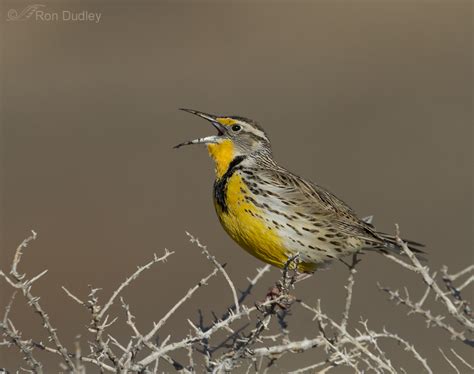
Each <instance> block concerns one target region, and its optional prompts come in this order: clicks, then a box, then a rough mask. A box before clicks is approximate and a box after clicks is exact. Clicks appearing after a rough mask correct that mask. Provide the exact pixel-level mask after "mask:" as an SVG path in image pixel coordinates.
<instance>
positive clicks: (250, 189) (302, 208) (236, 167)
mask: <svg viewBox="0 0 474 374" xmlns="http://www.w3.org/2000/svg"><path fill="white" fill-rule="evenodd" d="M180 109H181V110H183V111H185V112H188V113H191V114H193V115H196V116H198V117H201V118H203V119H205V120H207V121H209V122H210V123H211V124H212V126H213V127H214V128H215V129H216V130H217V134H215V135H210V136H206V137H203V138H198V139H194V140H191V141H186V142H183V143H180V144H178V145H176V146H175V148H180V147H182V146H185V145H191V144H204V145H206V146H207V150H208V152H209V155H210V157H211V158H212V159H213V160H214V164H215V181H214V186H213V202H214V207H215V211H216V213H217V217H218V219H219V221H220V223H221V225H222V227H223V228H224V230H225V231H226V232H227V234H228V235H229V236H230V237H231V238H232V239H233V240H234V241H235V242H236V243H237V244H238V245H239V246H240V247H242V248H243V249H244V250H246V251H247V252H248V253H250V254H251V255H253V256H255V257H256V258H258V259H260V260H262V261H263V262H266V263H268V264H271V265H273V266H276V267H278V268H284V267H285V265H286V264H287V262H288V260H289V258H291V257H293V256H298V264H297V270H298V271H300V272H301V273H302V274H312V273H313V272H315V271H316V270H317V269H320V268H325V267H327V265H328V264H330V263H331V262H333V261H334V260H338V259H339V260H342V259H343V258H344V257H346V256H350V255H353V256H354V255H356V254H357V253H361V252H365V251H376V252H382V253H390V252H391V253H396V254H401V253H402V250H401V245H400V244H399V241H397V237H396V236H393V235H389V234H385V233H382V232H379V231H377V230H376V228H375V227H374V226H373V225H372V224H371V223H370V222H368V221H367V220H364V219H361V218H359V217H358V216H357V214H356V213H355V212H354V210H353V209H352V208H351V207H350V206H349V205H347V204H346V203H345V202H344V201H342V200H341V199H339V198H338V197H336V196H335V195H334V194H333V193H331V192H330V191H328V190H327V189H325V188H324V187H321V186H320V185H318V184H315V183H312V182H310V181H308V180H306V179H304V178H302V177H299V176H297V175H296V174H294V173H292V172H290V171H289V170H287V169H286V168H284V167H283V166H281V165H279V164H278V163H277V162H276V161H275V159H274V157H273V153H272V148H271V144H270V140H269V138H268V135H267V133H266V131H265V130H264V129H263V128H262V127H261V126H260V125H259V124H258V123H257V122H255V121H253V120H251V119H248V118H245V117H241V116H235V115H231V116H230V115H214V114H208V113H204V112H200V111H197V110H193V109H184V108H180ZM405 242H406V243H407V244H408V245H409V246H410V248H411V249H412V250H413V251H414V252H415V253H416V254H417V255H420V254H422V253H424V252H423V251H422V250H421V249H420V247H422V246H423V245H422V244H420V243H417V242H413V241H405Z"/></svg>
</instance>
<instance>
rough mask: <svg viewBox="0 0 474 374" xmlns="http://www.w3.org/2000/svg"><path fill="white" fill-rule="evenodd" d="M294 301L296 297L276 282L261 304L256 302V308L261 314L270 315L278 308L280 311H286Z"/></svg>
mask: <svg viewBox="0 0 474 374" xmlns="http://www.w3.org/2000/svg"><path fill="white" fill-rule="evenodd" d="M295 301H296V297H295V296H293V295H290V293H289V290H288V289H287V288H285V287H283V285H282V284H281V282H277V283H276V284H275V285H274V286H273V287H271V288H270V289H269V290H268V292H267V294H266V296H265V300H264V301H262V302H257V303H256V307H257V309H258V310H259V311H260V312H262V313H265V312H266V313H272V312H275V309H276V308H277V307H278V308H280V309H282V310H288V309H289V308H290V307H291V305H292V304H293V303H294V302H295Z"/></svg>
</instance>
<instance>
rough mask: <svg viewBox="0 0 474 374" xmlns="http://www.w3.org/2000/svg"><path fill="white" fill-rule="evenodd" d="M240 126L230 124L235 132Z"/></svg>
mask: <svg viewBox="0 0 474 374" xmlns="http://www.w3.org/2000/svg"><path fill="white" fill-rule="evenodd" d="M241 128H242V127H240V125H234V126H232V131H235V132H237V131H240V129H241Z"/></svg>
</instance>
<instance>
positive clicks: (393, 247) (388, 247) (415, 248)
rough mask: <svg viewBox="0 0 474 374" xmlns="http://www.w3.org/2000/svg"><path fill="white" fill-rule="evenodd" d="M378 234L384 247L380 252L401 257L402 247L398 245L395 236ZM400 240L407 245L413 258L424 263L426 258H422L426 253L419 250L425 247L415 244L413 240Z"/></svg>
mask: <svg viewBox="0 0 474 374" xmlns="http://www.w3.org/2000/svg"><path fill="white" fill-rule="evenodd" d="M378 234H379V235H380V236H381V237H382V238H383V239H384V241H385V246H383V247H381V248H380V251H382V252H386V253H389V252H392V253H394V254H396V255H403V252H402V247H401V246H400V245H399V244H398V242H397V237H396V236H394V235H389V234H385V233H378ZM402 240H403V242H405V243H406V244H407V245H408V248H409V249H410V250H411V251H412V252H413V253H414V254H415V256H416V257H417V258H418V259H419V260H421V261H426V257H425V256H424V255H425V254H426V252H425V251H423V250H421V249H420V248H423V247H424V246H425V245H424V244H421V243H418V242H415V241H413V240H406V239H402Z"/></svg>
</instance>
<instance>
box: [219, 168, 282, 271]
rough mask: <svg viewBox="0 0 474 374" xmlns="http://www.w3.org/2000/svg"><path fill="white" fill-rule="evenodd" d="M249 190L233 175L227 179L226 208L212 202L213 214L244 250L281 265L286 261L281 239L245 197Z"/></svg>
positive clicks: (268, 261)
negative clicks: (214, 212) (213, 206)
mask: <svg viewBox="0 0 474 374" xmlns="http://www.w3.org/2000/svg"><path fill="white" fill-rule="evenodd" d="M249 193H250V192H249V190H248V188H247V186H246V185H245V183H244V182H243V181H242V178H241V177H240V176H239V175H238V174H234V175H233V176H232V177H231V178H230V179H229V180H228V182H227V189H226V196H225V199H226V204H227V211H224V210H223V209H222V207H221V206H220V205H219V204H218V203H217V202H216V201H214V203H215V204H214V205H215V207H216V212H217V216H218V217H219V221H220V222H221V224H222V226H223V227H224V229H225V231H226V232H227V233H228V234H229V235H230V236H231V237H232V239H234V240H235V241H236V242H237V243H238V244H239V245H240V246H241V247H242V248H244V249H245V250H246V251H247V252H249V253H250V254H252V255H254V256H255V257H257V258H259V259H260V260H262V261H265V262H267V263H270V264H272V265H275V266H278V267H282V266H283V265H284V264H285V263H286V261H287V260H288V253H287V252H286V250H285V247H284V245H283V241H282V240H281V238H280V237H279V236H278V233H277V232H275V231H274V230H272V229H271V228H269V227H268V226H267V225H266V223H265V219H264V213H263V212H261V211H260V209H258V208H257V207H256V206H254V205H253V204H252V203H250V202H248V201H246V200H245V196H246V194H249Z"/></svg>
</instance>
